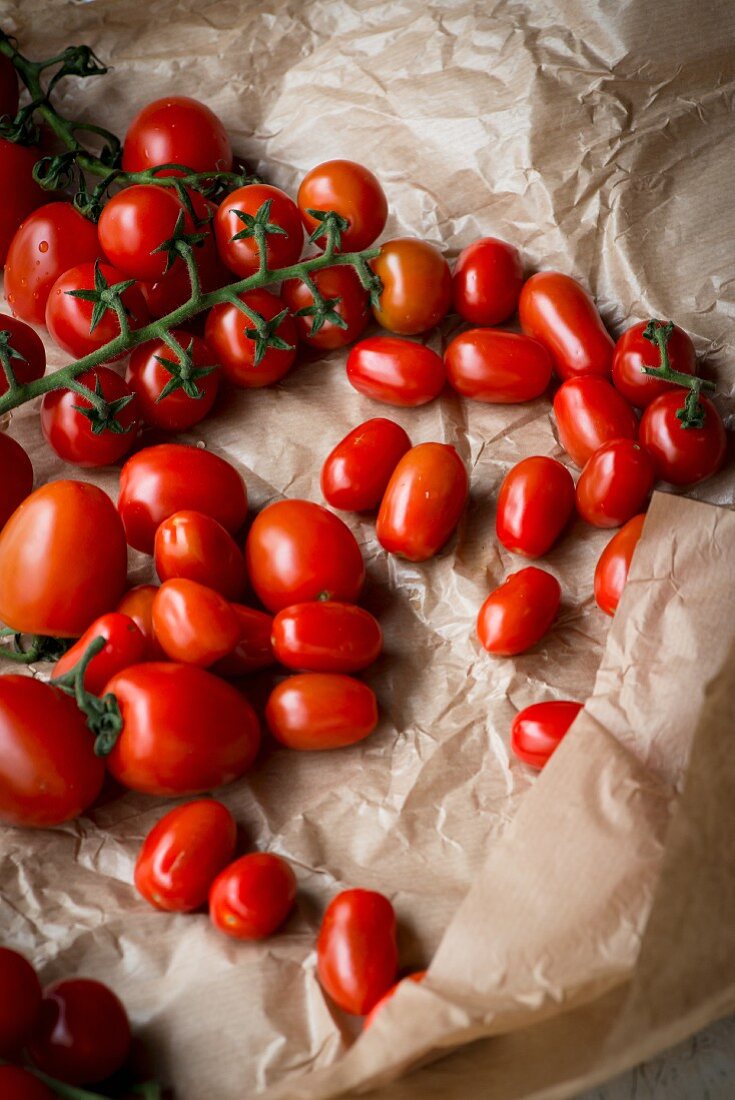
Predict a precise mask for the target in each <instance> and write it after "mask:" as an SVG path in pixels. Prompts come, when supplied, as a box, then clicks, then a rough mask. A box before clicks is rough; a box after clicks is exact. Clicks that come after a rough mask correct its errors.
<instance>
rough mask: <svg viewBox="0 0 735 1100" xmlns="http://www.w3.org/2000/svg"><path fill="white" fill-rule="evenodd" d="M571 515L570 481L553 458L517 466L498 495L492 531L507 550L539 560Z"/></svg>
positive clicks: (538, 457) (536, 457)
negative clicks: (493, 530)
mask: <svg viewBox="0 0 735 1100" xmlns="http://www.w3.org/2000/svg"><path fill="white" fill-rule="evenodd" d="M573 511H574V481H573V480H572V475H571V474H570V473H569V470H567V468H566V466H562V464H561V462H557V461H556V459H555V458H547V457H546V456H545V455H534V456H533V457H531V458H524V459H523V460H522V461H521V462H518V463H517V464H516V465H515V466H514V467H513V468H512V469H511V470H509V471H508V473H507V474H506V475H505V478H504V479H503V484H502V485H501V486H500V492H499V493H498V510H497V515H496V519H495V531H496V534H497V536H498V538H499V539H500V541H501V542H502V544H503V546H505V548H506V549H507V550H510V551H511V552H512V553H513V554H523V556H524V557H526V558H540V557H541V556H542V555H543V554H546V553H547V552H548V551H549V550H550V549H551V547H552V546H553V545H554V543H555V542H556V540H557V539H558V538H559V536H560V535H561V533H562V531H563V530H564V528H565V527H566V526H567V524H568V522H569V520H570V519H571V516H572V512H573Z"/></svg>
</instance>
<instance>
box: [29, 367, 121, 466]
mask: <svg viewBox="0 0 735 1100" xmlns="http://www.w3.org/2000/svg"><path fill="white" fill-rule="evenodd" d="M77 382H79V384H80V385H82V386H86V387H87V389H89V390H92V392H93V393H97V394H99V396H101V397H103V398H104V399H105V400H106V401H109V402H110V403H113V402H118V401H126V402H127V403H126V404H125V405H124V406H121V407H120V408H119V409H117V410H112V411H111V416H110V418H109V419H110V421H111V422H114V423H115V424H117V425H119V428H118V427H114V428H108V427H105V428H103V429H102V430H101V431H98V430H97V428H98V427H99V426H101V423H102V421H101V420H100V419H99V418H97V419H94V420H92V419H90V417H89V416H88V415H87V412H83V411H82V410H89V409H91V408H92V402H91V401H90V400H89V398H87V397H83V396H82V395H80V394H78V393H77V392H76V391H75V390H52V391H51V393H47V394H45V396H44V398H43V401H42V402H41V428H42V430H43V434H44V437H45V439H46V442H47V443H48V445H49V447H51V448H52V450H54V451H55V452H56V454H57V455H58V456H59V458H63V460H64V462H71V463H73V464H74V465H75V466H83V467H93V466H110V465H111V464H112V463H113V462H117V460H118V459H119V458H122V457H123V455H125V454H127V453H128V451H129V450H130V448H131V447H132V446H133V443H135V436H136V432H135V428H136V426H137V422H138V415H137V414H138V404H137V400H136V397H135V393H134V392H133V390H131V388H130V386H128V385H127V383H126V382H124V381H123V379H122V378H121V377H120V375H119V374H116V373H115V371H114V370H111V368H110V367H95V369H94V370H90V371H86V372H85V373H84V374H80V375H79V377H78V378H77ZM120 429H122V430H120Z"/></svg>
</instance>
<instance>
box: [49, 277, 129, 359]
mask: <svg viewBox="0 0 735 1100" xmlns="http://www.w3.org/2000/svg"><path fill="white" fill-rule="evenodd" d="M100 277H101V280H103V281H104V282H105V283H106V284H107V285H108V286H114V285H115V284H116V283H121V282H123V281H124V279H125V276H124V275H123V273H122V272H121V271H119V270H117V269H116V268H114V267H110V265H109V264H99V265H97V266H95V264H79V265H78V266H77V267H72V268H70V269H69V270H68V271H65V272H64V274H63V275H60V276H59V278H58V279H57V280H56V282H55V283H54V285H53V286H52V287H51V290H50V291H49V296H48V300H47V302H46V326H47V328H48V330H49V332H50V333H51V336H52V337H53V339H54V341H55V342H56V343H57V344H58V345H59V347H60V348H61V349H62V350H63V351H68V352H69V354H70V355H72V356H74V358H75V359H81V358H82V357H83V356H85V355H89V354H90V353H91V352H93V351H97V350H98V348H101V347H103V346H104V345H105V344H107V343H109V342H110V340H114V339H115V338H116V337H117V336H119V335H120V322H119V320H118V318H117V314H116V313H115V311H114V310H111V309H108V310H106V311H105V313H104V314H103V316H102V318H101V319H100V321H99V322H98V323H97V324H96V325H94V326H93V321H92V314H93V310H94V306H95V303H94V302H88V301H85V300H84V299H83V298H76V297H74V295H75V293H76V292H77V291H78V290H81V291H84V292H87V291H93V290H94V289H95V284H96V280H97V279H99V278H100ZM121 301H122V303H123V306H124V307H125V311H126V313H127V315H128V324H129V325H130V328H131V329H136V328H143V326H144V325H147V324H148V322H149V321H150V316H149V314H148V308H147V306H146V304H145V299H144V298H143V295H142V293H141V290H140V287H138V286H131V287H128V289H127V290H124V291H123V293H122V295H121ZM126 354H127V352H124V351H122V352H119V353H118V354H117V355H115V356H111V357H110V359H111V360H112V359H121V358H122V357H123V356H124V355H126Z"/></svg>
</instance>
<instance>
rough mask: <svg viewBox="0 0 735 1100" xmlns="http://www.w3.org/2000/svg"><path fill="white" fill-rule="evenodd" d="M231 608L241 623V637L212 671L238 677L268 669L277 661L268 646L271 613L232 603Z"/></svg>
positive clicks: (271, 626) (219, 674)
mask: <svg viewBox="0 0 735 1100" xmlns="http://www.w3.org/2000/svg"><path fill="white" fill-rule="evenodd" d="M232 610H233V611H234V612H235V615H236V616H237V621H238V623H239V625H240V640H239V642H238V643H237V645H236V646H235V648H234V649H233V651H232V653H228V654H227V656H226V657H223V658H222V660H221V661H217V664H216V665H214V667H213V669H212V671H213V672H216V673H217V675H218V676H230V677H238V676H248V675H249V674H250V673H251V672H259V671H260V670H261V669H263V668H270V666H271V665H272V664H275V660H276V659H275V656H274V654H273V646H272V645H271V631H272V629H273V616H272V615H268V614H267V613H266V612H265V611H256V609H255V608H254V607H244V606H243V605H242V604H238V603H233V604H232Z"/></svg>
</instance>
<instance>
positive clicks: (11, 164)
mask: <svg viewBox="0 0 735 1100" xmlns="http://www.w3.org/2000/svg"><path fill="white" fill-rule="evenodd" d="M40 156H41V151H40V149H37V148H36V147H35V146H32V145H17V144H16V143H14V142H12V141H6V140H5V138H0V265H2V264H4V263H5V259H6V257H7V255H8V249H9V247H10V242H11V241H12V239H13V236H14V235H15V232H16V230H17V229H18V227H19V226H20V224H21V222H22V221H23V219H24V218H26V217H28V215H29V214H30V213H31V211H32V210H35V209H36V207H37V206H40V205H41V203H42V202H43V201H44V200H45V199H46V192H45V191H44V190H43V189H42V188H41V187H39V186H38V184H37V183H36V181H35V180H34V179H33V167H34V165H35V163H36V161H37V160H38V159H39V158H40ZM6 293H7V287H6ZM10 304H11V306H12V305H13V303H12V302H11V303H10Z"/></svg>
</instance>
